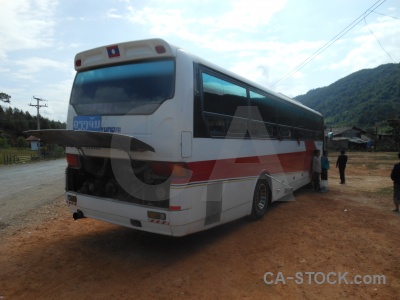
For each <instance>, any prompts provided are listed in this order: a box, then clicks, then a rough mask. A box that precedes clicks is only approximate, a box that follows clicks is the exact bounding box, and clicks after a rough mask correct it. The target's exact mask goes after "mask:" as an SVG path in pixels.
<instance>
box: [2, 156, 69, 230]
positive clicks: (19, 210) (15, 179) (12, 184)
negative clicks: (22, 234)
mask: <svg viewBox="0 0 400 300" xmlns="http://www.w3.org/2000/svg"><path fill="white" fill-rule="evenodd" d="M66 165H67V164H66V161H65V159H57V160H51V161H42V162H36V163H31V164H23V165H12V166H1V167H0V228H1V227H2V226H5V225H7V224H10V223H13V220H14V219H16V218H18V217H21V216H23V215H24V214H26V213H27V212H29V210H31V209H34V208H37V207H40V206H42V205H43V204H46V203H48V202H50V201H52V200H54V199H55V198H57V197H59V196H61V195H62V194H63V192H64V182H65V179H64V174H65V168H66Z"/></svg>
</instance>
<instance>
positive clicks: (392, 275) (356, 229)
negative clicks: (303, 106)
mask: <svg viewBox="0 0 400 300" xmlns="http://www.w3.org/2000/svg"><path fill="white" fill-rule="evenodd" d="M335 159H336V154H332V155H331V157H330V160H331V164H333V162H334V160H335ZM395 162H396V154H394V153H376V154H374V153H349V164H348V168H347V172H346V173H347V184H346V185H340V184H339V178H338V171H337V169H335V168H334V166H333V168H332V169H331V170H330V173H329V178H330V186H329V189H330V190H329V192H328V193H326V194H316V193H314V192H313V191H312V190H308V189H302V190H301V191H298V192H296V193H295V198H296V201H294V202H281V203H275V204H274V205H273V206H272V207H271V209H270V211H269V212H268V213H267V214H266V216H265V217H264V218H263V219H262V220H261V221H257V222H250V221H248V220H246V219H241V220H238V221H235V222H233V223H230V224H227V225H224V226H220V227H218V228H215V229H212V230H209V231H205V232H201V233H198V234H194V235H191V236H188V237H184V238H170V237H164V236H159V235H154V234H147V233H142V232H138V231H134V230H130V229H126V228H123V227H120V226H115V225H110V224H107V223H103V222H100V221H95V220H90V219H82V220H79V221H73V220H72V218H71V215H70V213H69V211H68V209H67V207H66V206H65V205H64V204H63V203H62V199H61V198H59V199H57V200H56V201H53V202H52V203H50V204H47V205H46V206H44V207H43V208H42V209H41V210H40V211H38V212H36V213H35V212H34V211H33V212H32V213H31V214H29V215H28V216H27V217H26V222H25V224H23V225H21V226H12V227H8V228H7V230H4V231H2V233H1V236H0V238H1V244H0V253H1V256H0V299H178V298H189V299H190V298H192V299H228V298H234V299H344V298H350V299H398V297H399V291H400V264H399V249H400V235H399V228H400V215H399V214H395V213H393V212H392V211H391V209H392V208H393V205H392V196H391V189H392V188H391V186H392V185H391V184H392V183H391V180H390V178H389V177H388V176H389V174H390V170H391V168H392V166H393V164H394V163H395ZM33 218H35V220H41V221H40V222H39V223H35V224H30V222H29V220H32V219H33ZM375 275H380V276H379V277H378V276H375ZM382 275H383V276H382ZM356 276H360V277H356ZM291 277H293V278H292V279H291ZM378 280H379V281H380V282H378ZM363 281H364V283H361V282H363ZM373 281H375V282H373ZM351 283H352V284H351ZM358 283H360V284H358Z"/></svg>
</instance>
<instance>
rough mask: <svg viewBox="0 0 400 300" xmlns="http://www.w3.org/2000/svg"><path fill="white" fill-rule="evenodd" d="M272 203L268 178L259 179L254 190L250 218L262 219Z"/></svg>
mask: <svg viewBox="0 0 400 300" xmlns="http://www.w3.org/2000/svg"><path fill="white" fill-rule="evenodd" d="M270 203H271V189H270V187H269V184H268V181H267V180H262V179H260V180H258V181H257V184H256V188H255V190H254V196H253V204H252V208H251V214H250V216H249V217H250V219H252V220H259V219H261V218H262V217H263V216H264V214H265V212H266V211H267V209H268V205H269V204H270Z"/></svg>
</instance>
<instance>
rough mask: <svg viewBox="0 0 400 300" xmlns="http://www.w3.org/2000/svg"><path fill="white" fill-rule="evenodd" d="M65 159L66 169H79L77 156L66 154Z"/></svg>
mask: <svg viewBox="0 0 400 300" xmlns="http://www.w3.org/2000/svg"><path fill="white" fill-rule="evenodd" d="M66 157H67V163H68V167H70V168H74V169H79V168H80V164H79V156H78V155H76V154H69V153H67V155H66Z"/></svg>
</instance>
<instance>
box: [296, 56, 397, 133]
mask: <svg viewBox="0 0 400 300" xmlns="http://www.w3.org/2000/svg"><path fill="white" fill-rule="evenodd" d="M295 99H296V100H298V101H300V102H301V103H303V104H304V105H306V106H308V107H310V108H312V109H315V110H317V111H319V112H320V113H322V114H323V115H324V117H325V124H326V125H333V126H338V125H339V126H340V125H351V126H357V127H361V128H369V127H374V126H376V125H377V123H379V122H382V121H385V120H387V119H399V118H400V64H386V65H381V66H379V67H377V68H374V69H365V70H361V71H358V72H355V73H353V74H351V75H349V76H346V77H344V78H342V79H340V80H338V81H336V82H335V83H333V84H331V85H329V86H327V87H323V88H318V89H315V90H310V91H309V92H307V94H305V95H301V96H297V97H295Z"/></svg>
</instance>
